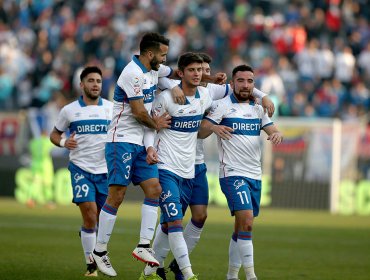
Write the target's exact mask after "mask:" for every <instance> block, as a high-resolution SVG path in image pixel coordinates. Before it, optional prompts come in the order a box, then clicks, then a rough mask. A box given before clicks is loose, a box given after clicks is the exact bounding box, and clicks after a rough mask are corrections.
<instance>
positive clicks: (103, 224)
mask: <svg viewBox="0 0 370 280" xmlns="http://www.w3.org/2000/svg"><path fill="white" fill-rule="evenodd" d="M117 210H118V209H116V208H114V207H112V206H109V205H108V204H104V206H103V207H102V209H101V211H100V215H99V230H98V237H97V242H96V246H95V250H96V251H97V252H104V251H107V246H108V242H109V239H110V236H111V234H112V231H113V227H114V223H115V222H116V218H117Z"/></svg>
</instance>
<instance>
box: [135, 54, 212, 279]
mask: <svg viewBox="0 0 370 280" xmlns="http://www.w3.org/2000/svg"><path fill="white" fill-rule="evenodd" d="M202 62H203V60H202V58H201V57H200V56H198V55H197V54H195V53H185V54H183V55H182V56H181V57H180V58H179V61H178V69H179V75H180V77H181V84H180V86H181V87H182V90H183V92H184V94H185V96H186V103H185V105H180V104H176V103H175V102H174V100H173V98H172V96H171V94H170V92H169V91H168V90H165V91H163V92H162V93H161V94H160V95H159V96H158V97H156V100H155V101H154V105H153V113H154V114H158V115H160V114H162V113H164V112H168V113H169V115H170V116H171V127H170V128H169V129H163V130H161V131H159V132H158V134H157V136H156V138H155V145H154V146H155V148H153V147H152V146H150V144H146V146H147V151H148V161H149V162H151V163H156V162H159V163H158V169H159V181H160V183H161V186H162V194H161V196H160V207H161V210H162V217H161V218H162V219H161V227H158V229H157V234H156V237H155V239H154V243H153V248H154V251H155V257H156V258H157V260H158V261H159V262H160V264H161V265H163V261H164V259H165V258H166V256H167V254H168V252H169V249H171V251H172V253H173V255H174V257H175V259H176V261H177V263H178V264H179V268H180V270H181V272H182V274H183V275H184V278H185V279H197V277H196V276H195V275H194V274H193V272H192V269H191V263H190V259H189V253H188V248H187V244H186V242H185V239H184V236H183V228H182V219H183V209H186V207H187V204H188V203H189V200H190V198H191V192H192V178H194V174H195V169H194V166H195V153H196V143H197V132H198V130H199V127H200V123H201V120H202V118H203V114H204V112H205V111H206V110H207V109H208V108H210V106H211V103H212V100H211V98H210V95H209V93H208V91H207V89H206V88H204V87H200V86H199V85H200V81H201V78H202ZM149 143H150V142H149ZM155 271H156V268H152V267H150V266H146V268H145V270H144V272H143V273H142V274H141V277H140V279H161V278H160V277H159V276H158V275H156V273H155Z"/></svg>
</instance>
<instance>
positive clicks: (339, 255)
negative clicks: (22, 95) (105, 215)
mask: <svg viewBox="0 0 370 280" xmlns="http://www.w3.org/2000/svg"><path fill="white" fill-rule="evenodd" d="M208 216H209V218H208V221H207V224H206V227H205V229H204V231H203V234H202V238H201V240H200V242H199V244H198V246H197V247H196V249H195V250H194V251H193V253H192V254H191V262H192V264H193V270H194V272H195V273H197V274H199V279H207V280H224V279H225V275H226V272H227V266H228V244H229V238H230V236H231V233H232V224H233V219H232V218H231V217H230V216H229V211H228V209H226V208H220V207H215V206H211V207H209V213H208ZM139 218H140V205H139V203H133V202H124V204H123V205H122V206H121V208H120V210H119V212H118V219H117V222H116V226H115V229H114V232H113V234H112V237H111V242H110V244H109V251H110V257H111V261H112V264H113V266H114V267H115V269H116V270H117V272H118V277H116V279H129V280H131V279H138V278H139V275H140V272H141V270H142V269H143V265H142V264H141V263H140V262H138V261H136V260H134V259H133V258H132V257H131V251H132V250H133V249H134V247H135V246H136V243H137V241H138V234H139V227H140V222H139ZM186 220H187V218H186ZM80 224H81V218H80V213H79V209H78V208H77V207H76V206H74V205H70V206H58V207H57V208H56V209H54V210H49V209H46V208H45V207H42V206H37V207H35V208H33V209H28V208H27V207H25V206H24V205H21V204H18V203H16V202H15V201H14V200H10V199H0V252H1V257H0V279H2V280H8V279H9V280H17V279H19V280H21V279H22V280H24V279H53V280H57V279H64V280H66V279H83V278H85V277H83V276H82V275H83V273H84V272H85V265H84V259H83V254H82V250H81V243H80V240H79V237H78V230H79V227H80ZM253 243H254V251H255V271H256V274H257V276H258V279H260V280H268V279H279V280H281V279H291V280H299V279H310V280H314V279H322V280H339V279H351V280H361V279H364V280H365V279H370V219H369V217H358V216H336V215H330V214H328V213H324V212H318V211H292V210H290V211H288V210H277V209H268V208H262V209H261V213H260V217H258V218H257V219H256V220H255V225H254V233H253ZM169 261H170V258H169V259H168V260H167V264H168V262H169ZM100 275H101V274H100ZM239 277H240V279H245V276H244V273H243V271H242V270H241V271H240V274H239ZM104 278H105V279H108V277H105V276H102V275H101V276H99V279H104ZM168 279H174V278H173V276H172V274H168Z"/></svg>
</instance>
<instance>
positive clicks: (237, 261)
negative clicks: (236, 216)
mask: <svg viewBox="0 0 370 280" xmlns="http://www.w3.org/2000/svg"><path fill="white" fill-rule="evenodd" d="M237 236H238V235H237V234H236V233H233V235H232V237H231V239H230V244H229V270H228V272H227V279H238V275H239V269H240V267H241V265H242V260H241V258H240V254H239V249H238V243H237Z"/></svg>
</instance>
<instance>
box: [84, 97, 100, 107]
mask: <svg viewBox="0 0 370 280" xmlns="http://www.w3.org/2000/svg"><path fill="white" fill-rule="evenodd" d="M82 99H83V101H84V102H85V104H86V106H89V105H98V103H99V98H97V99H91V98H88V97H87V96H86V95H84V96H83V97H82Z"/></svg>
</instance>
